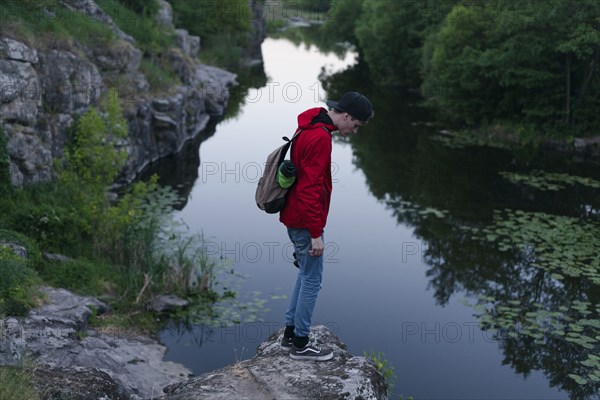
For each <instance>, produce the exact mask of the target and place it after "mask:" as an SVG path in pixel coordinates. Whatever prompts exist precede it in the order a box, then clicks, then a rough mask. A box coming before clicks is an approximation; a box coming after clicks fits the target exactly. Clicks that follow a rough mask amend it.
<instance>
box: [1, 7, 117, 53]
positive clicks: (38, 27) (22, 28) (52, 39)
mask: <svg viewBox="0 0 600 400" xmlns="http://www.w3.org/2000/svg"><path fill="white" fill-rule="evenodd" d="M0 12H1V13H2V16H3V21H2V22H3V23H2V25H0V32H2V33H6V34H10V35H11V36H13V35H16V36H18V37H22V38H23V39H26V40H27V41H29V42H31V43H33V44H35V45H36V46H39V47H41V48H44V47H56V46H66V47H69V48H70V47H73V46H74V39H76V40H77V41H78V42H79V43H82V44H88V45H103V46H106V45H107V44H110V43H111V42H112V41H113V40H114V39H115V35H114V33H113V31H112V29H111V28H110V27H109V26H108V25H106V24H104V23H102V22H101V21H98V20H96V19H93V18H90V17H89V16H88V15H85V14H83V13H81V12H79V11H75V10H73V9H71V8H67V7H65V6H63V5H61V4H60V3H59V2H57V1H54V0H43V1H33V0H31V1H30V0H27V1H25V2H16V1H14V2H13V1H9V2H2V3H0Z"/></svg>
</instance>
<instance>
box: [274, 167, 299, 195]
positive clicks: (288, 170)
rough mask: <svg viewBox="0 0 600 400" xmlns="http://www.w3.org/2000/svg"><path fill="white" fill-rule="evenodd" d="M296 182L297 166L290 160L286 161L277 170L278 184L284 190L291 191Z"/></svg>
mask: <svg viewBox="0 0 600 400" xmlns="http://www.w3.org/2000/svg"><path fill="white" fill-rule="evenodd" d="M294 182H296V166H295V165H294V163H293V162H291V161H290V160H285V161H284V162H282V163H281V164H280V165H279V169H278V170H277V183H279V186H281V188H282V189H289V188H290V187H291V186H292V185H293V184H294Z"/></svg>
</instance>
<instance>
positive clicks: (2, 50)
mask: <svg viewBox="0 0 600 400" xmlns="http://www.w3.org/2000/svg"><path fill="white" fill-rule="evenodd" d="M0 58H5V59H7V60H14V61H21V62H26V63H30V64H37V62H38V56H37V51H36V50H35V49H30V48H29V47H27V46H26V45H25V44H23V43H21V42H18V41H16V40H14V39H11V38H0Z"/></svg>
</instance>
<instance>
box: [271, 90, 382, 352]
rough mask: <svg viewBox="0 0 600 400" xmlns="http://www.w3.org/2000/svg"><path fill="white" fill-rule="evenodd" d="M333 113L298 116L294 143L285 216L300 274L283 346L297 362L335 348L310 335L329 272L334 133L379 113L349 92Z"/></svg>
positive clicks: (344, 133)
mask: <svg viewBox="0 0 600 400" xmlns="http://www.w3.org/2000/svg"><path fill="white" fill-rule="evenodd" d="M327 105H328V106H329V107H330V109H329V111H328V110H326V109H324V108H321V107H317V108H311V109H309V110H306V111H305V112H303V113H301V114H300V115H299V116H298V130H301V131H302V132H301V133H300V135H299V136H298V137H297V138H296V139H295V140H294V143H293V144H292V151H291V160H292V162H293V163H294V164H295V165H296V170H297V172H296V183H295V185H294V186H292V188H291V189H290V191H289V192H288V194H287V199H286V204H285V207H284V208H283V210H281V213H280V216H279V220H280V221H281V222H282V223H283V224H284V225H285V226H286V227H287V230H288V235H289V237H290V239H291V241H292V244H293V245H294V251H295V257H296V259H297V262H296V263H295V264H296V265H297V266H298V277H297V278H296V284H295V286H294V289H293V291H292V295H291V298H290V304H289V307H288V310H287V312H286V314H285V324H286V328H285V332H284V337H283V340H282V342H281V346H282V347H285V348H289V349H290V357H292V358H293V359H297V360H316V361H326V360H329V359H331V358H332V357H333V351H332V350H331V349H328V348H321V347H319V346H316V345H315V344H311V343H309V339H308V335H309V333H310V325H311V320H312V314H313V310H314V308H315V303H316V301H317V295H318V293H319V290H320V289H321V276H322V274H323V251H324V248H325V245H324V242H323V229H324V228H325V223H326V222H327V214H328V212H329V201H330V198H331V190H332V185H331V147H332V146H331V132H332V131H338V132H339V134H340V135H342V136H344V137H345V136H348V135H349V134H350V133H354V134H356V133H357V132H358V130H359V129H360V128H361V127H362V126H364V125H365V124H366V123H367V121H368V120H369V118H371V117H372V116H373V109H372V108H371V103H370V102H369V100H368V99H367V98H366V97H365V96H363V95H362V94H360V93H357V92H349V93H346V94H344V95H343V96H342V98H341V99H340V101H328V102H327Z"/></svg>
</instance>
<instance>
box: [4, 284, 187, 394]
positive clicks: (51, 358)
mask: <svg viewBox="0 0 600 400" xmlns="http://www.w3.org/2000/svg"><path fill="white" fill-rule="evenodd" d="M41 290H42V291H43V292H44V293H45V294H46V295H47V296H48V304H46V305H44V306H43V307H40V308H36V309H34V310H32V311H31V312H30V313H29V316H28V317H27V318H23V319H16V318H8V319H4V320H0V365H20V364H21V362H22V360H23V359H24V358H26V357H27V358H29V359H32V360H33V361H34V362H36V363H38V364H41V365H46V366H48V367H49V368H53V369H55V368H62V369H69V370H72V369H73V368H84V369H90V368H91V369H100V370H101V371H103V372H105V373H106V374H108V376H109V377H110V379H111V380H112V381H114V382H116V383H117V384H118V386H119V387H120V388H121V389H120V390H121V391H122V392H123V393H125V394H126V396H127V397H126V398H131V399H133V398H153V397H154V398H155V397H157V396H158V395H161V394H162V388H163V387H164V386H165V385H168V384H173V383H175V382H180V381H183V380H185V379H187V378H188V377H189V375H190V371H189V370H188V369H186V368H184V367H183V366H182V365H179V364H176V363H172V362H165V361H163V358H164V355H165V352H166V348H165V347H164V346H162V345H160V344H159V343H158V342H156V341H155V340H153V339H150V338H148V337H144V336H140V335H138V334H136V333H133V332H129V331H127V330H120V331H115V330H113V331H111V332H97V331H96V332H94V334H93V335H90V336H86V334H85V332H86V326H87V322H88V319H89V317H90V315H91V314H92V308H95V309H96V310H97V312H98V313H101V312H104V311H105V310H106V305H105V304H104V303H102V302H101V301H99V300H97V299H94V298H91V297H83V296H77V295H74V294H73V293H70V292H68V291H67V290H64V289H54V288H48V287H44V288H42V289H41ZM54 371H57V370H54ZM72 373H74V372H72ZM107 382H108V381H107ZM108 383H110V382H108ZM100 397H101V396H100V395H99V394H98V396H97V397H96V398H100ZM76 398H78V397H76ZM82 398H85V397H82Z"/></svg>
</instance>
